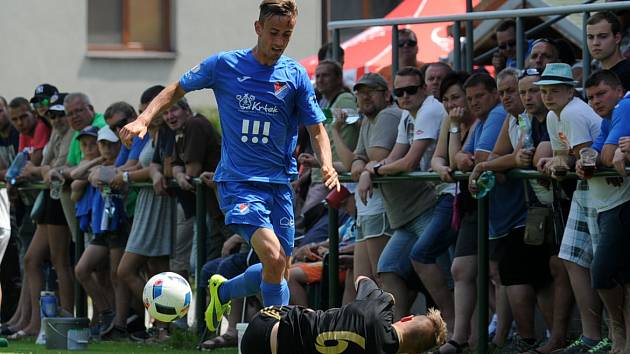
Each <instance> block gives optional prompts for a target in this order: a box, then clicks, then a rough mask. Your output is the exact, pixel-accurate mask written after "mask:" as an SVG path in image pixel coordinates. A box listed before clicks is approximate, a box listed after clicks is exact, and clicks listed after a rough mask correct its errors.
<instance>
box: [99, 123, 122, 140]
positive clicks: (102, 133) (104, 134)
mask: <svg viewBox="0 0 630 354" xmlns="http://www.w3.org/2000/svg"><path fill="white" fill-rule="evenodd" d="M101 140H106V141H109V142H111V143H117V142H118V141H119V140H118V136H116V134H114V132H113V131H112V130H111V129H109V127H108V126H104V127H102V128H101V129H99V130H98V138H97V139H96V141H101Z"/></svg>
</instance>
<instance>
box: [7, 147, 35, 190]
mask: <svg viewBox="0 0 630 354" xmlns="http://www.w3.org/2000/svg"><path fill="white" fill-rule="evenodd" d="M29 154H30V149H28V148H26V149H24V150H22V151H20V152H19V153H18V154H17V155H15V159H13V162H12V163H11V166H9V169H8V170H7V173H6V175H5V179H6V181H7V182H8V183H9V184H15V182H16V179H17V177H18V176H19V175H20V173H22V170H23V169H24V166H26V163H27V162H28V155H29Z"/></svg>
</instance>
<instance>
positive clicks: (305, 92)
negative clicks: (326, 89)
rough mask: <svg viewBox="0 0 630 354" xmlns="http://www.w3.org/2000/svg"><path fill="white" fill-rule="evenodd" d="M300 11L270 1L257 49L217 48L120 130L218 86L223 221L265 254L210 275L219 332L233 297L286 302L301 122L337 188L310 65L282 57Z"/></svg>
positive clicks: (141, 125)
mask: <svg viewBox="0 0 630 354" xmlns="http://www.w3.org/2000/svg"><path fill="white" fill-rule="evenodd" d="M296 17H297V5H296V4H295V0H263V1H262V3H261V4H260V15H259V18H258V20H257V21H256V22H255V24H254V25H255V30H256V34H257V35H258V41H257V44H256V46H255V47H254V48H251V49H241V50H234V51H227V52H221V53H218V54H215V55H212V56H210V57H208V58H207V59H205V60H204V61H202V62H201V63H200V64H199V65H197V66H195V67H193V68H192V69H190V71H188V72H187V73H185V74H184V75H183V76H182V77H181V79H180V80H179V81H177V82H175V83H173V84H171V85H169V86H168V87H166V88H165V89H164V90H163V91H162V92H161V93H160V94H159V95H158V96H157V97H156V98H155V99H154V100H153V101H152V102H151V104H150V105H149V107H147V109H146V110H145V111H144V112H143V113H142V115H140V116H139V117H138V119H137V120H136V121H135V122H133V123H131V124H129V125H127V126H125V127H124V128H123V129H122V130H121V137H122V139H123V141H125V142H126V143H129V142H130V141H131V138H132V137H133V136H140V137H142V136H144V134H146V129H147V128H146V127H147V125H148V124H149V122H150V121H151V119H153V117H154V116H156V115H157V114H159V113H161V112H163V111H164V110H165V109H166V108H168V107H170V106H171V105H172V104H173V103H175V102H176V101H177V100H179V99H180V98H181V97H183V96H184V95H185V94H186V93H187V92H189V91H194V90H200V89H204V88H211V89H213V91H214V95H215V97H216V100H217V104H218V109H219V115H220V119H221V127H222V133H223V136H222V146H221V161H220V162H219V165H218V166H217V170H216V173H215V176H214V181H215V182H216V185H217V191H218V195H219V204H220V206H221V210H222V211H223V213H224V214H225V222H226V224H231V225H232V226H233V228H234V229H235V230H237V231H238V233H239V234H240V235H241V236H243V237H244V238H245V239H246V240H248V242H250V244H251V245H252V247H253V248H254V250H255V251H256V253H257V254H258V256H259V258H260V260H261V262H262V266H260V265H259V266H252V267H250V268H248V270H247V271H246V272H245V273H244V274H242V275H240V276H238V277H235V278H232V279H230V280H225V278H223V277H222V276H220V275H218V274H215V275H214V276H212V277H211V278H210V283H209V287H208V288H209V291H210V304H209V306H208V310H207V311H206V324H207V325H208V328H209V329H210V330H212V331H214V330H215V329H216V328H217V326H218V324H219V322H220V320H221V317H222V316H223V314H224V313H226V312H228V311H229V308H230V301H229V300H230V299H232V298H238V297H243V296H247V295H249V294H252V293H256V292H257V291H258V290H259V289H260V291H261V293H262V297H263V303H264V305H265V306H272V305H286V304H288V301H289V289H288V286H287V283H286V280H285V279H284V278H285V274H286V273H287V269H288V268H287V265H288V264H289V257H290V256H291V252H292V249H293V236H294V230H295V228H294V219H293V205H292V199H293V191H292V189H291V186H290V182H291V181H292V180H293V179H294V178H295V177H296V175H297V164H296V161H295V159H294V158H293V152H294V150H295V147H296V143H297V132H298V126H299V125H301V124H303V125H305V126H306V127H307V129H308V131H309V134H310V136H311V140H312V145H313V148H314V150H315V152H316V153H317V156H318V157H319V159H320V162H321V166H322V167H321V171H322V177H323V178H322V179H323V181H324V185H326V186H327V187H328V188H337V189H338V188H339V180H338V178H337V173H336V172H335V169H334V168H333V166H332V158H331V151H330V142H329V140H328V135H327V134H326V130H325V128H324V126H323V124H322V122H323V121H324V120H325V117H324V114H323V113H322V111H321V109H320V108H319V106H318V105H317V100H316V98H315V93H314V90H313V87H312V85H311V83H310V80H309V78H308V75H307V74H306V70H304V68H303V67H302V66H301V65H300V64H299V63H298V62H296V61H295V60H293V59H291V58H288V57H286V56H283V55H282V53H283V52H284V50H285V48H286V47H287V45H288V44H289V39H290V38H291V34H292V33H293V29H294V27H295V23H296Z"/></svg>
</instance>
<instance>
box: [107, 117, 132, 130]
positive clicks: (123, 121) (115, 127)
mask: <svg viewBox="0 0 630 354" xmlns="http://www.w3.org/2000/svg"><path fill="white" fill-rule="evenodd" d="M128 121H129V119H127V118H123V119H121V120H119V121H118V122H116V124H114V125H112V126H111V127H110V129H111V130H113V131H117V130H120V129H122V128H123V127H124V126H125V125H127V122H128Z"/></svg>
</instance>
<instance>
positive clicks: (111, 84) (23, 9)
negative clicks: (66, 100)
mask: <svg viewBox="0 0 630 354" xmlns="http://www.w3.org/2000/svg"><path fill="white" fill-rule="evenodd" d="M297 2H298V6H299V17H298V22H297V27H296V30H295V33H294V34H293V37H292V40H291V43H290V45H289V47H288V48H287V51H286V53H285V54H287V55H289V56H291V57H293V58H296V59H301V58H303V57H306V56H308V55H311V54H313V53H315V52H316V51H317V49H318V48H319V46H320V43H321V24H320V23H321V21H320V18H321V16H320V13H321V9H320V1H315V0H297ZM258 4H259V1H257V0H224V1H218V0H172V13H171V15H172V18H173V25H172V29H173V33H172V41H173V48H174V50H175V52H176V55H175V57H174V58H170V59H129V58H115V59H113V58H93V57H88V56H87V54H88V53H87V23H86V21H87V8H86V7H87V1H85V0H84V1H79V0H55V1H41V0H19V1H18V0H8V1H3V2H2V10H1V11H0V95H1V96H4V97H6V98H7V99H9V100H10V99H11V98H13V97H16V96H25V97H27V98H30V97H31V96H32V95H33V90H34V89H35V86H37V85H38V84H40V83H44V82H47V83H51V84H53V85H55V86H57V87H58V88H59V89H60V90H61V91H65V92H73V91H82V92H85V93H87V94H88V95H89V96H90V97H91V99H92V101H93V104H94V107H95V109H96V110H97V111H101V112H102V111H104V110H105V108H106V107H107V105H108V104H110V103H112V102H114V101H119V100H124V101H127V102H130V103H132V104H133V105H134V106H136V105H137V103H138V101H139V98H140V94H141V93H142V91H143V90H144V89H145V88H147V87H149V86H151V85H155V84H167V83H169V82H172V81H175V80H177V79H178V78H179V76H180V75H181V74H182V73H183V72H185V71H186V70H188V69H189V68H191V67H193V66H194V65H196V64H197V63H198V62H199V61H201V60H203V59H204V58H205V57H207V56H209V55H210V54H212V53H215V52H217V51H221V50H229V49H234V48H244V47H252V46H253V45H255V43H256V34H255V32H254V21H255V20H256V19H257V17H258ZM187 97H189V100H190V103H191V105H192V106H193V107H201V106H214V105H215V102H214V99H213V98H211V93H210V91H204V92H195V93H191V94H189V95H188V96H187Z"/></svg>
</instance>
